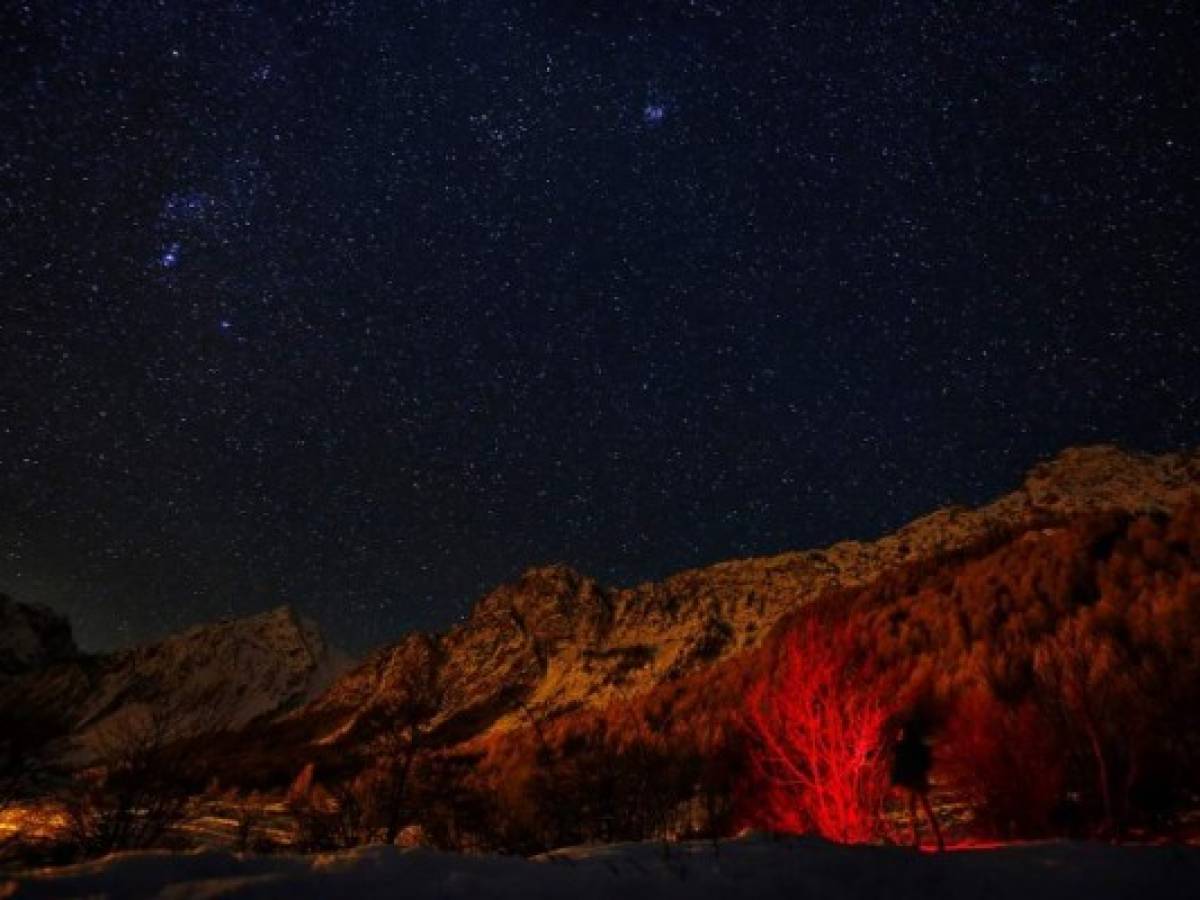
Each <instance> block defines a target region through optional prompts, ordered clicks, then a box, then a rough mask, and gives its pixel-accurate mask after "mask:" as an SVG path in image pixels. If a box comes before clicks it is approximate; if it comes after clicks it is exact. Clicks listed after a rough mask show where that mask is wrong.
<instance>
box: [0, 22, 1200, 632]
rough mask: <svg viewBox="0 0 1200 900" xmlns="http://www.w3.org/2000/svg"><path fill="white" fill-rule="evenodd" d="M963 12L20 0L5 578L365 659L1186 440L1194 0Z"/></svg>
mask: <svg viewBox="0 0 1200 900" xmlns="http://www.w3.org/2000/svg"><path fill="white" fill-rule="evenodd" d="M971 6H972V4H969V3H963V2H941V3H927V2H919V0H903V2H894V3H881V2H875V3H870V4H859V3H847V2H822V3H802V2H799V0H778V2H767V0H762V2H750V0H737V2H732V0H730V2H726V0H693V2H686V0H677V2H665V0H661V2H655V0H643V2H640V3H633V2H628V3H618V2H609V3H604V2H599V0H531V2H521V3H518V2H503V0H424V2H421V0H407V2H405V0H397V2H386V3H385V2H375V3H370V2H353V0H337V2H323V3H295V2H263V3H252V2H223V3H206V2H193V0H159V2H155V3H150V2H137V3H134V2H127V3H113V2H104V0H74V2H58V0H38V2H36V3H29V4H21V3H15V2H10V3H4V4H3V11H2V12H0V85H2V88H3V90H2V92H0V303H2V306H0V590H3V591H6V592H8V593H11V594H13V595H14V596H15V597H17V598H18V599H22V600H27V601H34V602H47V603H50V604H51V605H53V606H55V607H56V608H58V609H60V610H62V611H63V612H65V613H67V614H68V615H69V616H70V617H71V618H72V620H73V621H74V623H75V626H76V632H77V637H78V639H79V641H80V643H81V644H82V645H83V646H85V647H87V648H92V649H101V648H109V647H114V646H122V645H127V644H129V643H131V642H134V641H138V640H144V639H147V638H151V637H156V636H159V635H162V634H164V633H166V632H167V631H170V630H173V629H176V628H179V627H181V626H184V625H187V624H191V623H194V622H199V621H204V620H208V619H212V618H216V617H221V616H227V615H230V614H245V613H250V612H255V611H258V610H262V609H266V608H269V607H271V606H275V605H277V604H278V603H280V602H284V601H287V602H291V603H293V604H294V605H295V606H296V607H297V608H299V609H300V610H301V611H302V612H304V613H305V614H308V615H310V616H312V617H313V618H315V619H316V620H317V621H319V622H320V623H321V624H322V625H323V627H324V628H325V630H326V632H327V633H328V634H329V635H330V636H331V637H332V638H333V640H334V641H335V642H337V643H338V644H340V645H341V646H343V647H345V648H347V649H350V650H352V651H361V650H363V649H365V648H366V647H368V646H371V645H374V644H378V643H381V642H384V641H386V640H388V639H390V638H393V637H395V636H396V635H398V634H399V633H400V632H401V631H403V630H405V629H409V628H414V627H415V628H444V627H446V626H448V625H449V624H451V623H453V622H454V621H455V620H457V619H460V618H461V617H462V616H463V615H464V614H465V613H466V611H467V610H468V609H469V607H470V604H471V603H472V602H473V601H474V600H475V599H476V598H477V597H478V596H479V595H480V594H481V593H483V592H484V591H485V590H486V589H487V588H489V587H491V586H493V585H495V584H496V583H498V582H500V581H502V580H504V579H506V578H510V577H512V576H513V575H515V574H517V573H518V572H520V571H521V570H522V569H524V568H525V567H527V566H529V565H534V564H539V563H545V562H554V561H562V562H567V563H569V564H571V565H574V566H576V567H577V568H580V569H581V570H583V571H585V572H587V573H589V574H592V575H595V576H596V577H598V578H600V579H601V580H603V581H605V582H608V583H613V584H628V583H634V582H637V581H640V580H644V579H649V578H657V577H661V576H663V575H666V574H668V573H670V572H673V571H676V570H679V569H681V568H686V567H689V566H695V565H701V564H706V563H710V562H715V561H718V560H721V559H725V558H730V557H740V556H747V555H752V554H765V553H773V552H777V551H781V550H785V549H799V548H803V547H808V546H812V545H818V544H824V543H829V542H831V541H834V540H837V539H841V538H845V537H872V536H875V535H878V534H879V533H881V532H883V531H886V530H890V529H892V528H894V527H896V526H897V525H899V524H901V523H903V522H905V521H906V520H908V519H910V518H912V517H914V516H916V515H918V514H922V513H924V512H927V511H929V510H930V509H932V508H933V507H935V506H937V505H939V504H942V503H945V502H948V501H956V502H964V503H972V504H973V503H978V502H980V501H982V500H984V499H986V498H988V497H990V496H992V495H994V494H996V493H998V492H1001V491H1004V490H1008V489H1010V488H1012V487H1014V486H1015V484H1016V482H1017V480H1018V479H1019V477H1020V474H1021V473H1022V472H1023V471H1024V470H1025V469H1026V468H1028V467H1029V466H1030V465H1031V464H1033V463H1035V462H1037V461H1038V460H1039V459H1042V458H1045V457H1047V456H1049V455H1051V454H1053V453H1055V452H1057V451H1058V450H1060V449H1061V448H1063V447H1065V446H1068V445H1071V444H1078V443H1089V442H1098V441H1117V442H1119V443H1121V444H1123V445H1125V446H1128V447H1132V448H1137V449H1144V450H1152V451H1162V450H1166V449H1172V448H1176V447H1179V446H1184V445H1194V444H1197V443H1200V310H1198V309H1197V303H1198V302H1200V291H1198V288H1200V261H1198V260H1200V247H1198V246H1197V236H1198V234H1200V226H1198V225H1197V214H1198V209H1197V206H1198V204H1197V199H1198V195H1200V188H1198V184H1197V180H1198V176H1200V161H1198V159H1197V153H1196V150H1197V139H1198V136H1200V127H1198V119H1197V115H1198V109H1197V107H1198V105H1200V93H1198V89H1197V85H1198V84H1200V53H1198V52H1197V51H1196V47H1197V46H1200V12H1197V8H1196V7H1195V5H1194V4H1191V3H1185V2H1159V3H1153V4H1135V3H1106V2H1082V0H1081V2H1071V3H1051V2H1025V3H1016V2H1008V3H986V4H980V9H979V10H971V9H970V7H971ZM631 10H637V12H632V11H631Z"/></svg>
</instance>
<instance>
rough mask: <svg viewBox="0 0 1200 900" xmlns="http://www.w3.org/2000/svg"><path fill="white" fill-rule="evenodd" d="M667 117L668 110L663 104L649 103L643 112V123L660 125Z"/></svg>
mask: <svg viewBox="0 0 1200 900" xmlns="http://www.w3.org/2000/svg"><path fill="white" fill-rule="evenodd" d="M666 117H667V108H666V107H665V106H663V105H662V104H661V103H648V104H646V107H645V108H644V109H643V110H642V121H643V122H645V123H646V124H647V125H658V124H660V123H661V122H662V121H663V119H665V118H666Z"/></svg>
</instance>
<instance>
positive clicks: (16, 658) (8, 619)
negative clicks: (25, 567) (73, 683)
mask: <svg viewBox="0 0 1200 900" xmlns="http://www.w3.org/2000/svg"><path fill="white" fill-rule="evenodd" d="M78 655H79V648H78V647H76V646H75V638H74V636H73V635H72V634H71V624H70V623H69V622H68V621H67V619H66V617H64V616H60V615H59V614H58V613H56V612H54V611H53V610H52V609H50V608H49V607H47V606H37V605H31V604H28V603H18V602H17V601H16V600H14V599H13V598H12V597H9V596H8V595H7V594H0V677H2V676H5V675H17V674H20V673H22V672H28V671H31V670H33V669H38V668H41V667H43V666H46V665H49V664H51V663H55V662H61V661H63V660H67V659H71V658H73V657H75V656H78Z"/></svg>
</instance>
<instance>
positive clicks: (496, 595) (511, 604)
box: [290, 444, 1200, 743]
mask: <svg viewBox="0 0 1200 900" xmlns="http://www.w3.org/2000/svg"><path fill="white" fill-rule="evenodd" d="M1198 491H1200V452H1198V451H1187V452H1180V453H1168V454H1162V455H1157V456H1155V455H1150V454H1144V453H1135V452H1129V451H1125V450H1121V449H1120V448H1117V447H1115V446H1113V445H1103V444H1102V445H1093V446H1087V447H1074V448H1068V449H1066V450H1064V451H1062V452H1061V453H1059V454H1058V455H1057V456H1055V457H1054V458H1053V459H1050V460H1047V461H1045V462H1042V463H1039V464H1038V465H1035V466H1034V467H1033V468H1032V469H1030V470H1029V472H1028V473H1027V475H1026V476H1025V478H1024V479H1023V481H1022V483H1021V484H1020V485H1019V486H1018V487H1017V489H1016V490H1014V491H1012V492H1010V493H1007V494H1003V495H1001V496H1000V497H998V498H996V499H995V500H993V501H991V502H990V503H987V504H984V505H983V506H980V507H978V508H975V509H970V508H966V507H962V506H950V507H944V508H941V509H938V510H935V511H933V512H931V513H929V514H927V515H924V516H921V517H919V518H917V519H915V520H913V521H912V522H910V523H908V524H907V525H905V526H903V527H901V528H899V529H898V530H897V531H895V532H893V533H892V534H888V535H884V536H882V537H880V538H878V539H877V540H874V541H855V540H850V541H841V542H837V543H835V544H832V545H830V546H828V547H825V548H820V549H812V550H801V551H793V552H789V553H783V554H776V555H773V556H764V557H752V558H748V559H737V560H727V561H723V562H719V563H715V564H713V565H709V566H705V567H701V568H695V569H689V570H685V571H683V572H678V573H676V574H674V575H671V576H669V577H667V578H665V579H663V580H661V581H657V582H643V583H641V584H638V585H635V586H633V587H627V588H608V587H605V586H603V585H601V584H599V583H598V582H597V581H596V580H595V579H593V578H590V577H588V576H586V575H583V574H582V573H579V572H577V571H576V570H574V569H573V568H571V567H569V566H565V565H562V564H551V565H545V566H536V567H533V568H530V569H528V570H526V571H525V572H524V573H522V574H521V575H520V576H518V577H517V578H516V579H514V580H512V581H510V582H507V583H505V584H502V585H500V586H499V587H497V588H496V589H494V590H493V591H490V592H489V593H488V594H486V595H484V597H482V598H480V600H479V601H478V602H477V603H476V605H475V606H474V607H473V609H472V611H471V613H470V615H469V616H468V617H467V619H466V620H465V621H464V622H462V623H460V624H458V625H456V626H454V627H452V628H450V629H449V630H447V631H446V632H444V633H441V634H433V635H424V636H423V639H424V640H427V641H432V642H434V644H435V645H436V648H437V651H438V652H437V653H436V654H435V655H436V656H438V657H439V658H440V662H439V663H438V668H439V673H438V678H439V683H440V685H441V687H442V690H443V703H444V708H443V711H442V713H441V714H439V716H438V717H437V720H436V722H435V725H436V726H437V727H438V728H440V729H441V730H442V732H443V733H444V734H445V735H446V736H447V739H453V738H454V737H457V736H460V735H463V734H466V733H469V732H471V731H472V730H475V731H476V732H479V731H486V730H490V729H499V730H508V729H511V728H515V727H520V726H521V725H522V724H523V723H527V721H528V719H529V717H530V716H531V715H536V716H554V715H557V714H560V713H563V712H566V711H569V710H572V709H576V708H579V707H582V706H602V705H604V704H606V703H609V702H611V701H613V700H615V699H620V698H623V697H627V696H630V695H634V694H640V693H643V692H645V691H648V690H650V689H652V688H653V687H655V686H656V685H658V684H661V683H662V682H664V681H667V680H671V679H673V678H676V677H679V676H681V675H683V674H686V673H688V672H691V671H695V670H696V669H698V668H702V667H704V666H706V665H709V664H712V663H714V662H716V661H718V660H720V659H723V658H726V657H728V656H729V655H731V654H733V653H737V652H739V651H741V650H745V649H748V648H750V647H753V646H755V645H756V644H757V643H758V642H759V641H760V640H762V639H763V637H765V635H766V634H767V633H769V631H770V630H771V628H772V627H773V626H774V625H775V624H776V623H777V622H778V621H779V620H780V618H781V617H782V616H783V615H785V614H786V613H787V612H789V611H791V610H793V609H795V608H797V607H798V606H800V605H803V604H804V603H806V602H809V601H811V600H813V599H816V598H817V597H818V596H820V595H821V594H822V593H824V592H826V591H829V590H832V589H835V588H844V587H852V586H855V585H861V584H864V583H866V582H868V581H870V580H872V579H873V578H875V577H877V576H878V575H879V574H880V573H882V572H883V571H886V570H888V569H891V568H893V567H896V566H900V565H903V564H906V563H911V562H914V561H916V560H920V559H924V558H931V557H933V556H936V555H938V554H943V553H947V552H952V551H955V550H961V549H964V548H966V547H967V546H969V545H970V544H971V543H973V542H975V541H978V540H981V539H983V538H985V537H986V536H987V535H988V534H991V533H998V532H1001V531H1004V530H1006V529H1013V528H1018V527H1021V526H1022V525H1023V524H1025V525H1029V524H1032V523H1035V522H1036V521H1038V520H1043V519H1053V518H1063V517H1069V516H1073V515H1079V514H1084V513H1094V512H1100V511H1104V510H1116V511H1122V512H1128V513H1131V514H1136V513H1142V512H1163V511H1166V510H1169V509H1171V508H1174V507H1175V506H1178V505H1179V504H1181V503H1182V502H1184V501H1185V500H1186V499H1187V498H1188V497H1189V496H1190V495H1192V494H1194V493H1196V492H1198ZM414 640H415V638H414V636H413V635H408V636H405V637H404V638H402V639H401V640H400V641H398V642H397V643H395V644H393V645H391V646H386V647H383V648H379V649H378V650H376V651H374V652H373V653H372V654H370V655H369V657H368V658H367V660H366V661H364V663H362V664H361V665H360V666H358V667H356V668H354V669H353V670H351V671H350V672H347V673H346V674H345V675H344V676H343V677H342V678H341V679H339V680H338V681H336V682H335V683H334V684H332V685H331V686H330V688H329V689H328V690H327V691H326V692H325V693H324V694H323V695H322V696H321V697H319V698H317V699H315V700H314V701H313V702H312V703H310V704H308V705H307V706H306V707H304V708H302V709H300V710H297V711H296V712H294V713H291V714H290V715H291V716H293V717H297V716H300V717H302V716H305V715H310V714H318V715H319V716H320V717H321V718H322V719H323V720H324V721H329V720H331V719H333V720H337V719H338V718H339V717H340V719H341V721H340V722H339V724H338V725H336V727H334V728H332V729H327V730H326V731H325V732H324V733H323V734H322V735H321V737H320V739H319V741H320V742H322V743H332V742H336V741H338V740H340V739H342V738H343V737H345V736H346V735H348V734H350V733H351V732H353V730H354V727H355V723H356V722H357V721H359V720H362V719H365V718H367V717H369V714H370V713H371V711H372V710H373V709H375V708H377V707H379V706H380V705H381V704H384V703H386V701H387V698H388V696H389V693H390V692H392V691H393V690H394V689H395V686H396V683H397V679H398V678H400V677H402V676H403V674H404V672H405V671H406V667H411V665H413V664H424V663H420V662H418V663H414V662H413V660H412V659H410V656H411V654H412V648H413V646H414V643H413V642H414Z"/></svg>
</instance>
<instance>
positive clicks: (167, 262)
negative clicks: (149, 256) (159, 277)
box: [158, 241, 183, 269]
mask: <svg viewBox="0 0 1200 900" xmlns="http://www.w3.org/2000/svg"><path fill="white" fill-rule="evenodd" d="M182 249H183V246H182V245H181V244H180V243H179V241H171V243H170V244H169V245H168V246H167V249H166V250H164V251H163V253H162V256H160V257H159V258H158V264H159V265H160V266H162V267H163V268H164V269H173V268H175V265H176V264H177V263H178V262H179V251H180V250H182Z"/></svg>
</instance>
